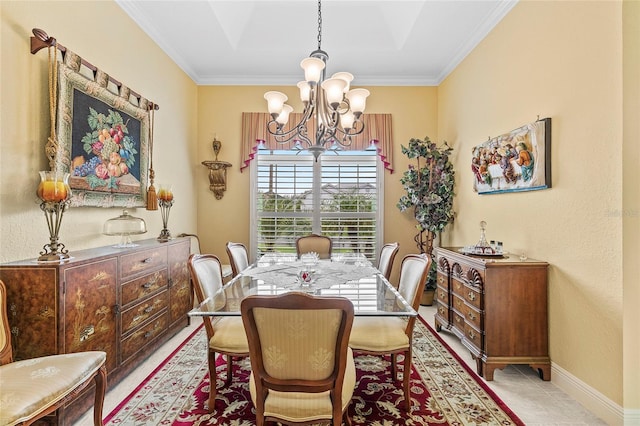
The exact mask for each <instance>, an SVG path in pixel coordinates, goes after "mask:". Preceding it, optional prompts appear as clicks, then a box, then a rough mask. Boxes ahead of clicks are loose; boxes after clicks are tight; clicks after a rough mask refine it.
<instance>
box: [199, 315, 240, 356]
mask: <svg viewBox="0 0 640 426" xmlns="http://www.w3.org/2000/svg"><path fill="white" fill-rule="evenodd" d="M213 321H214V324H213V328H214V333H213V337H212V338H211V340H209V348H211V349H213V350H214V351H216V352H230V353H245V352H247V353H248V352H249V343H248V342H247V333H246V332H245V331H244V324H243V323H242V317H216V318H214V319H213Z"/></svg>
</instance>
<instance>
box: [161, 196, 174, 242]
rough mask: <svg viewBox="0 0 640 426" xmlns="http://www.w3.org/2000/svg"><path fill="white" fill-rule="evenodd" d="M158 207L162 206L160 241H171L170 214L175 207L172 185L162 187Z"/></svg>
mask: <svg viewBox="0 0 640 426" xmlns="http://www.w3.org/2000/svg"><path fill="white" fill-rule="evenodd" d="M158 205H159V206H160V214H161V215H162V231H160V235H159V236H158V241H169V240H170V239H172V238H173V237H172V236H171V232H169V229H167V225H168V223H169V212H170V211H171V206H173V192H172V191H171V186H170V185H160V190H159V191H158Z"/></svg>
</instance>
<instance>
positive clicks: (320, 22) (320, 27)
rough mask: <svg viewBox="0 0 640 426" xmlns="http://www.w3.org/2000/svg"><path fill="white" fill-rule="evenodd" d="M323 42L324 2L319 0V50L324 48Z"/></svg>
mask: <svg viewBox="0 0 640 426" xmlns="http://www.w3.org/2000/svg"><path fill="white" fill-rule="evenodd" d="M321 44H322V4H321V0H318V50H322V49H321V47H320V45H321Z"/></svg>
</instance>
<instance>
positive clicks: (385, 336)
mask: <svg viewBox="0 0 640 426" xmlns="http://www.w3.org/2000/svg"><path fill="white" fill-rule="evenodd" d="M430 265H431V258H430V257H429V256H427V255H425V254H408V255H406V256H405V257H404V258H403V259H402V266H401V269H400V278H399V282H398V292H399V293H400V294H401V295H402V297H403V298H404V299H405V300H406V301H407V303H408V304H409V305H411V306H412V307H413V309H415V310H416V311H417V310H418V309H419V308H420V299H421V297H422V292H423V291H424V286H425V284H426V282H427V274H428V272H429V266H430ZM415 322H416V317H409V319H408V320H407V319H403V318H402V317H357V318H356V319H355V320H354V322H353V329H352V331H351V338H350V340H349V346H350V347H351V349H353V351H354V352H356V354H358V353H364V354H371V355H382V356H384V355H387V354H390V355H391V374H392V376H393V379H394V380H397V370H398V368H397V362H396V361H397V359H396V358H397V355H398V354H403V355H404V364H403V373H402V378H403V380H402V384H403V386H402V387H403V389H404V402H405V408H406V410H407V412H410V411H411V389H410V383H409V378H410V376H411V355H412V345H413V327H414V325H415Z"/></svg>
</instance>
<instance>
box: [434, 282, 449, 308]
mask: <svg viewBox="0 0 640 426" xmlns="http://www.w3.org/2000/svg"><path fill="white" fill-rule="evenodd" d="M436 298H437V299H438V300H439V301H441V302H442V303H444V304H445V305H448V304H449V293H448V292H447V290H446V289H444V288H442V287H440V286H438V288H436Z"/></svg>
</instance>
